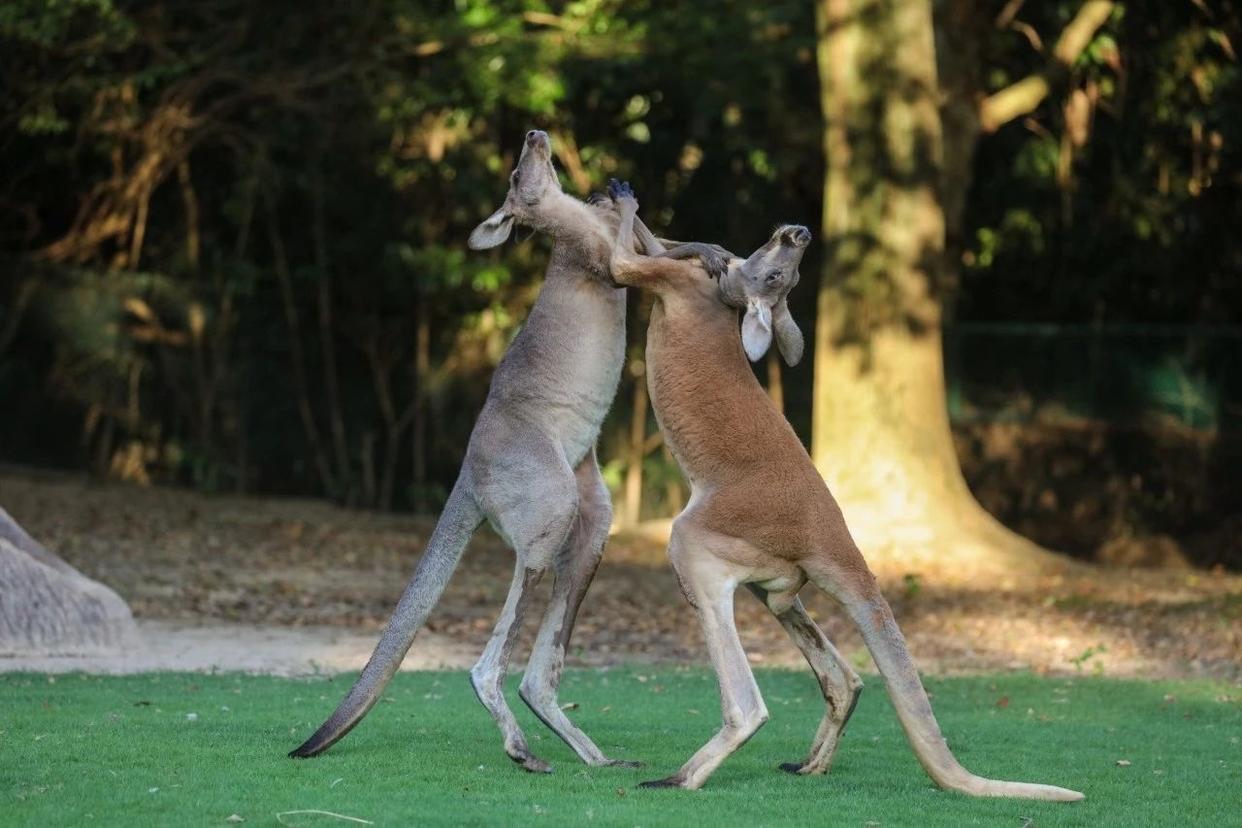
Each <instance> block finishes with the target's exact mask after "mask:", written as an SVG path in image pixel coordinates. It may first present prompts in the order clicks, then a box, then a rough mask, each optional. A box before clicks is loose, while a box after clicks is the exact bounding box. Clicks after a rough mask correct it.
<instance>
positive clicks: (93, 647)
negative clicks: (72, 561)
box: [0, 509, 138, 656]
mask: <svg viewBox="0 0 1242 828" xmlns="http://www.w3.org/2000/svg"><path fill="white" fill-rule="evenodd" d="M137 642H138V631H137V628H136V627H135V625H134V618H133V615H131V614H130V611H129V607H128V606H127V605H126V604H125V602H124V601H122V600H121V597H120V596H119V595H117V594H116V593H115V592H113V591H112V590H111V589H109V588H108V587H106V586H104V585H103V584H101V583H98V582H97V581H92V580H91V579H90V578H87V577H86V576H85V575H83V574H82V573H80V572H78V571H77V570H76V569H74V568H73V567H72V566H70V565H69V564H67V563H65V562H64V561H63V560H61V559H60V558H58V557H56V556H55V555H53V554H52V553H51V552H49V551H47V550H46V549H44V548H43V547H42V546H41V545H40V544H39V543H38V542H37V541H35V540H34V539H33V538H31V537H30V536H29V535H28V534H26V532H25V531H24V530H23V529H22V528H21V527H20V526H19V525H18V524H17V522H16V521H14V520H13V518H12V517H10V516H9V514H8V512H6V511H4V509H0V656H10V655H101V654H112V653H118V652H121V651H124V650H126V649H130V648H133V647H134V646H136V644H137Z"/></svg>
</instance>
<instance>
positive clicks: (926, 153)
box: [812, 0, 1048, 567]
mask: <svg viewBox="0 0 1242 828" xmlns="http://www.w3.org/2000/svg"><path fill="white" fill-rule="evenodd" d="M816 12H817V27H818V35H819V45H818V59H819V72H820V79H821V96H822V98H821V103H822V107H823V113H824V119H825V130H824V152H825V156H826V163H827V169H826V175H825V186H824V214H823V242H824V246H825V259H824V271H823V274H822V278H821V283H820V291H819V299H818V304H819V307H818V316H817V322H816V331H815V387H814V421H813V445H812V454H813V457H814V459H815V462H816V465H817V466H818V467H819V469H820V470H821V471H822V472H823V474H824V477H825V479H826V480H827V482H828V485H829V486H830V488H831V489H832V490H833V492H834V493H835V494H836V496H837V498H838V500H839V501H840V502H841V505H842V507H843V509H844V510H845V514H846V518H847V519H848V520H849V521H850V524H851V526H852V527H854V530H855V533H856V535H858V537H859V541H860V543H861V544H862V545H863V546H864V548H865V549H867V551H868V552H869V553H871V554H873V555H875V556H877V557H878V558H884V557H885V556H886V555H892V556H897V557H898V558H899V559H900V560H901V562H902V564H910V565H917V563H918V558H919V556H920V555H923V554H927V555H933V556H935V557H937V558H939V559H943V557H944V556H945V555H951V556H954V557H956V558H957V559H959V560H963V561H966V560H969V561H970V562H971V563H972V564H975V565H980V566H982V565H986V564H999V565H1001V566H1006V567H1009V566H1012V565H1014V563H1015V562H1016V561H1018V560H1022V561H1023V562H1024V563H1030V562H1031V559H1032V558H1044V560H1043V561H1042V563H1047V562H1048V561H1047V560H1046V556H1042V555H1041V554H1040V551H1039V549H1038V547H1036V546H1035V545H1034V544H1031V543H1029V542H1027V541H1025V540H1023V539H1022V538H1019V537H1017V536H1016V535H1013V534H1012V533H1009V532H1008V531H1007V530H1005V529H1004V528H1003V527H1001V526H1000V525H999V524H998V523H997V522H996V521H995V520H993V519H992V518H991V517H990V516H988V515H987V513H986V512H984V511H983V509H982V508H981V507H979V506H978V504H977V502H976V501H975V500H974V498H973V497H972V496H971V494H970V491H969V490H968V488H967V486H966V483H965V480H964V479H963V477H962V473H961V470H960V467H959V464H958V460H957V456H956V453H955V451H954V448H953V442H952V435H951V432H950V430H949V419H948V410H947V405H946V395H945V382H944V359H943V353H942V349H941V322H942V317H943V313H944V307H945V300H946V297H947V296H948V295H949V293H950V284H949V282H950V279H949V274H948V272H947V269H946V267H945V259H944V246H945V214H944V210H943V208H942V204H941V193H940V183H941V173H942V164H943V146H942V135H941V121H940V112H939V105H940V87H939V83H938V79H937V73H936V54H935V46H934V39H933V31H932V10H931V2H930V0H819V2H818V3H817V9H816Z"/></svg>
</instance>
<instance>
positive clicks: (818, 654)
mask: <svg viewBox="0 0 1242 828" xmlns="http://www.w3.org/2000/svg"><path fill="white" fill-rule="evenodd" d="M748 586H749V587H750V591H751V592H753V593H754V594H755V597H757V598H758V599H759V600H760V601H762V602H763V603H764V604H767V603H768V596H767V593H766V592H764V590H763V588H762V587H759V586H757V585H755V584H749V585H748ZM768 608H769V609H770V610H771V611H772V614H773V615H775V616H776V619H777V620H778V621H780V622H781V626H782V627H784V628H785V632H787V633H789V637H790V639H792V640H793V643H794V644H795V645H797V647H798V649H799V650H800V651H801V652H802V656H803V658H805V659H806V663H807V664H808V665H810V667H811V672H813V673H814V674H815V679H816V681H818V682H819V689H820V692H821V693H822V694H823V696H824V703H825V705H826V708H827V709H826V710H825V711H824V718H823V720H821V721H820V723H819V729H818V730H817V731H816V732H815V739H814V740H813V741H812V742H811V752H810V754H809V755H808V756H807V758H806V761H804V762H785V763H784V764H782V765H781V766H780V768H781V770H783V771H788V772H789V773H796V774H820V773H827V772H828V771H829V769H830V768H831V767H832V758H833V756H834V755H835V754H836V750H837V744H838V743H839V742H840V740H841V735H842V734H843V733H844V732H845V725H846V724H847V723H848V722H849V719H850V716H851V715H853V713H854V706H855V705H857V704H858V697H859V695H861V693H862V687H863V682H862V679H861V678H859V676H858V673H857V672H855V671H854V668H853V667H851V666H850V665H849V663H848V662H846V660H845V659H844V658H842V657H841V654H840V653H839V652H837V648H836V647H834V646H832V642H831V641H829V640H828V636H826V635H824V631H823V630H821V629H820V628H819V625H818V624H816V623H815V619H813V618H811V616H810V614H809V613H808V612H807V611H806V607H804V606H803V605H802V601H801V599H798V598H794V600H793V603H792V605H791V606H789V607H781V606H777V607H772V606H770V605H769V607H768Z"/></svg>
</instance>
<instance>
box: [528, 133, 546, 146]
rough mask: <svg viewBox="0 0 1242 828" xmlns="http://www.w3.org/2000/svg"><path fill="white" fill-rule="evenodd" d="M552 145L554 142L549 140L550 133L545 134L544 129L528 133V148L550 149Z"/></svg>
mask: <svg viewBox="0 0 1242 828" xmlns="http://www.w3.org/2000/svg"><path fill="white" fill-rule="evenodd" d="M551 143H552V142H551V141H550V140H549V138H548V133H546V132H544V131H543V130H542V129H532V130H531V131H530V132H528V133H526V146H528V147H537V146H540V145H542V146H544V147H549V146H551Z"/></svg>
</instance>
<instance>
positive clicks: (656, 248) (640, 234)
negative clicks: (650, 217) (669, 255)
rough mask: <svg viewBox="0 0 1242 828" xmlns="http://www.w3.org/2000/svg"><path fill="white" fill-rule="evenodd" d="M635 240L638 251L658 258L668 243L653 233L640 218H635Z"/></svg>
mask: <svg viewBox="0 0 1242 828" xmlns="http://www.w3.org/2000/svg"><path fill="white" fill-rule="evenodd" d="M634 239H635V240H636V241H637V242H638V245H639V247H638V249H640V250H641V252H643V253H645V254H647V255H648V256H658V255H659V254H661V253H663V252H664V251H665V249H666V248H667V243H666V242H665V241H664V240H663V239H661V238H658V237H657V236H656V234H655V233H652V232H651V229H650V228H649V227H647V225H646V224H643V220H642V219H640V218H639V217H638V216H635V217H634Z"/></svg>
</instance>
